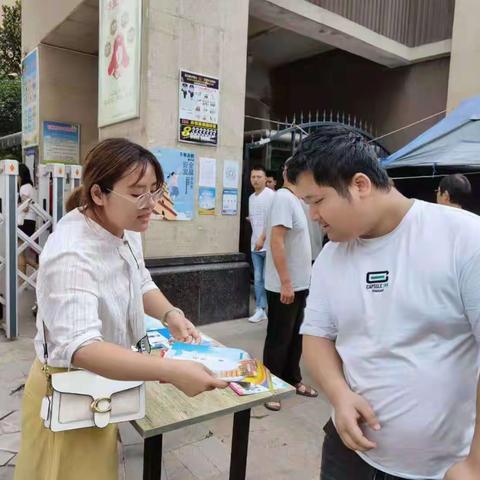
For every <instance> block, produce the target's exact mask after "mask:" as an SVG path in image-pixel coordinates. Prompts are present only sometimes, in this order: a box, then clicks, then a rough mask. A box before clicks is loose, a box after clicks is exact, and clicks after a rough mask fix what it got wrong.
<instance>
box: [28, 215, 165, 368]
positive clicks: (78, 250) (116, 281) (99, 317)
mask: <svg viewBox="0 0 480 480" xmlns="http://www.w3.org/2000/svg"><path fill="white" fill-rule="evenodd" d="M153 289H157V286H156V285H155V283H154V282H153V281H152V278H151V276H150V273H149V272H148V270H147V269H146V267H145V263H144V260H143V252H142V244H141V237H140V234H139V233H135V232H129V231H126V232H125V235H124V237H123V238H122V239H121V238H118V237H116V236H114V235H112V234H111V233H110V232H108V231H107V230H105V229H104V228H102V227H101V226H100V225H99V224H97V223H96V222H94V221H93V220H91V219H88V218H87V217H85V215H83V213H81V212H80V211H79V210H78V209H75V210H73V211H71V212H70V213H68V214H67V215H65V216H64V217H63V218H62V219H61V220H60V222H59V223H58V224H57V228H56V229H55V231H54V232H53V233H52V234H51V235H50V236H49V237H48V240H47V243H46V244H45V248H44V249H43V251H42V253H41V255H40V268H39V271H38V281H37V302H38V314H37V335H36V337H35V350H36V353H37V355H38V358H39V359H40V360H41V361H43V359H44V353H43V323H44V324H45V328H46V338H47V348H48V364H49V365H51V366H52V367H69V366H70V364H71V361H72V356H73V354H74V353H75V351H76V350H77V349H78V348H79V347H80V346H81V345H84V344H86V343H91V342H93V341H101V340H104V341H107V342H111V343H115V344H117V345H122V346H124V347H130V346H131V345H133V344H135V343H136V342H137V341H138V340H140V338H142V337H143V336H144V335H145V327H144V310H143V295H144V294H145V293H147V292H148V291H150V290H153Z"/></svg>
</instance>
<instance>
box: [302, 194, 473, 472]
mask: <svg viewBox="0 0 480 480" xmlns="http://www.w3.org/2000/svg"><path fill="white" fill-rule="evenodd" d="M300 333H302V334H304V335H313V336H318V337H325V338H329V339H332V340H336V344H335V345H336V349H337V351H338V353H339V355H340V357H341V359H342V361H343V369H344V374H345V378H346V380H347V382H348V384H349V386H350V388H351V389H352V390H353V391H354V392H356V393H358V394H360V395H362V396H363V397H364V398H365V399H366V400H367V401H368V402H369V403H370V405H371V406H372V407H373V410H374V411H375V413H376V414H377V416H378V418H379V421H380V424H381V425H382V429H381V430H380V431H379V432H374V431H373V430H371V429H369V428H368V427H365V428H364V432H365V434H366V436H367V438H369V439H371V440H373V441H375V442H376V443H377V445H378V446H377V448H375V449H372V450H369V451H368V452H366V453H362V454H360V456H361V457H362V458H363V459H364V460H365V461H366V462H367V463H369V464H370V465H372V466H374V467H375V468H378V469H379V470H382V471H384V472H386V473H388V474H391V475H396V476H399V477H403V478H409V479H422V480H424V479H435V480H436V479H443V477H444V474H445V472H446V470H447V469H448V468H449V467H451V466H452V465H453V464H454V463H456V462H458V461H460V460H462V458H463V457H465V456H466V455H467V454H468V452H469V448H470V443H471V440H472V436H473V428H474V422H475V401H476V390H477V374H478V341H479V339H480V217H477V216H476V215H473V214H472V213H469V212H465V211H463V210H459V209H455V208H451V207H444V206H440V205H434V204H430V203H426V202H422V201H419V200H416V201H415V203H414V204H413V206H412V207H411V209H410V210H409V211H408V213H407V214H406V216H405V217H404V218H403V220H402V222H401V223H400V224H399V225H398V227H397V228H396V229H395V230H394V231H392V232H391V233H389V234H388V235H385V236H383V237H379V238H374V239H357V240H355V241H351V242H345V243H334V242H329V243H328V244H327V245H326V246H325V247H324V248H323V250H322V252H321V253H320V255H319V257H318V259H317V261H316V262H315V265H314V267H313V273H312V284H311V288H310V296H309V298H308V301H307V307H306V309H305V320H304V323H303V325H302V328H301V331H300ZM319 361H321V359H319Z"/></svg>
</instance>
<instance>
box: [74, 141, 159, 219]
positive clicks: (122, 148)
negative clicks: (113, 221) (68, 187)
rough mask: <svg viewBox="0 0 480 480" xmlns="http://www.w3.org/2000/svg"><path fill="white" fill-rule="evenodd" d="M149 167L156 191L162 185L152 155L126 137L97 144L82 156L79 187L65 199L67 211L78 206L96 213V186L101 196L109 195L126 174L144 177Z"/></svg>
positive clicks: (155, 161) (156, 162) (157, 164)
mask: <svg viewBox="0 0 480 480" xmlns="http://www.w3.org/2000/svg"><path fill="white" fill-rule="evenodd" d="M148 165H151V166H152V167H153V170H154V171H155V176H156V178H157V188H160V187H161V186H162V185H163V182H164V176H163V171H162V167H161V166H160V163H159V162H158V160H157V159H156V157H155V155H154V154H153V153H152V152H150V151H148V150H147V149H146V148H143V147H142V146H140V145H137V144H136V143H133V142H131V141H130V140H127V139H126V138H108V139H106V140H102V141H101V142H99V143H97V145H95V146H94V147H93V148H92V149H91V150H90V151H89V152H88V153H87V156H86V157H85V161H84V163H83V172H82V185H81V186H80V187H79V188H77V189H75V190H74V191H73V192H72V193H71V195H70V196H69V197H68V200H67V205H66V207H67V212H69V211H70V210H73V209H75V208H78V207H84V208H86V209H91V210H93V211H94V210H95V208H96V204H95V202H94V201H93V198H92V195H91V193H90V192H91V189H92V187H93V186H94V185H98V186H99V187H100V190H101V191H102V192H103V193H109V192H110V190H112V189H113V186H114V185H115V183H117V182H118V181H119V180H120V179H121V178H123V177H124V176H125V175H128V174H130V173H132V172H134V171H137V170H138V179H139V180H140V178H141V177H142V176H143V175H144V174H145V171H146V170H147V167H148Z"/></svg>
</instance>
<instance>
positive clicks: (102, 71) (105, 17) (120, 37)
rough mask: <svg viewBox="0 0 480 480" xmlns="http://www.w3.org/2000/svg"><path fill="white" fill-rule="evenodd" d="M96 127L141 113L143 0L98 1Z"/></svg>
mask: <svg viewBox="0 0 480 480" xmlns="http://www.w3.org/2000/svg"><path fill="white" fill-rule="evenodd" d="M99 9H100V27H99V28H100V32H99V36H100V38H99V52H98V126H99V127H104V126H106V125H111V124H112V123H117V122H122V121H124V120H128V119H130V118H135V117H138V116H139V114H140V58H141V43H142V38H141V30H142V0H100V4H99Z"/></svg>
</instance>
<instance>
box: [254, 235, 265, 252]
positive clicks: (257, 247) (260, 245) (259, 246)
mask: <svg viewBox="0 0 480 480" xmlns="http://www.w3.org/2000/svg"><path fill="white" fill-rule="evenodd" d="M264 244H265V239H264V238H259V239H258V240H257V242H256V243H255V251H256V252H259V251H260V250H261V249H262V248H263V245H264Z"/></svg>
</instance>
